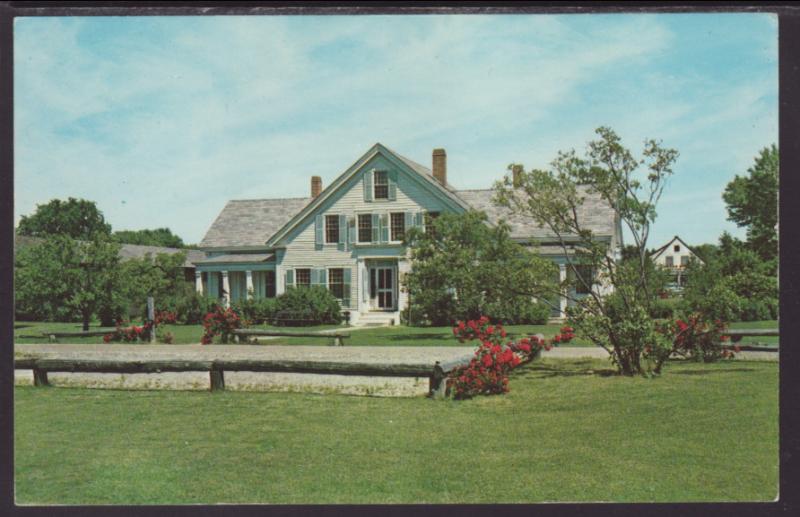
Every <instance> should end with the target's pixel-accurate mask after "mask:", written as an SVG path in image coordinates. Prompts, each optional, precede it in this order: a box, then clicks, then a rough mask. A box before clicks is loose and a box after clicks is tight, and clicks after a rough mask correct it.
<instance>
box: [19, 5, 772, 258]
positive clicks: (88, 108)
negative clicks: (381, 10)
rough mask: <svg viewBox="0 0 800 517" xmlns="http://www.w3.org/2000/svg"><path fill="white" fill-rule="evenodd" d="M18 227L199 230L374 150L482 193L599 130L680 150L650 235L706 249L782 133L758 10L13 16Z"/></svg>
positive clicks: (763, 17)
mask: <svg viewBox="0 0 800 517" xmlns="http://www.w3.org/2000/svg"><path fill="white" fill-rule="evenodd" d="M14 125H15V129H14V138H15V141H14V153H15V164H14V175H15V187H14V193H15V224H16V223H17V222H18V221H19V218H20V216H21V215H30V214H32V213H33V212H34V211H35V210H36V205H37V204H44V203H46V202H48V201H49V200H50V199H53V198H61V199H66V198H67V197H70V196H72V197H79V198H84V199H90V200H93V201H96V202H97V205H98V207H99V208H100V210H101V211H102V212H103V214H104V215H105V218H106V221H107V222H109V223H110V224H111V225H112V227H113V229H114V230H136V229H143V228H158V227H169V228H170V229H171V230H172V231H173V232H175V233H176V234H177V235H179V236H181V237H182V238H183V239H184V241H185V242H187V243H197V242H199V241H200V240H201V239H202V237H203V235H204V234H205V232H206V230H207V229H208V228H209V226H210V225H211V223H212V222H213V221H214V219H215V218H216V216H217V214H218V213H219V212H220V210H221V209H222V207H223V206H224V205H225V203H226V202H227V201H228V200H230V199H254V198H273V197H306V196H308V195H309V182H310V176H312V175H319V176H321V177H322V179H323V185H328V184H330V183H331V182H332V181H333V180H334V179H335V178H336V177H337V176H338V175H340V174H341V173H342V172H344V171H345V170H346V169H347V168H348V167H349V166H350V165H351V164H352V163H353V162H355V161H356V160H357V159H358V158H359V157H360V156H361V155H362V154H363V153H364V152H366V151H367V150H368V149H369V148H370V147H371V146H372V145H373V144H374V143H375V142H380V143H382V144H384V145H386V146H387V147H389V148H391V149H393V150H395V151H397V152H399V153H400V154H402V155H404V156H407V157H408V158H411V159H412V160H415V161H417V162H420V163H422V164H425V165H427V166H428V167H430V162H431V151H432V149H433V148H437V147H443V148H445V149H446V150H447V160H448V171H447V174H448V181H449V182H450V183H452V184H453V185H455V186H456V187H457V188H460V189H476V188H489V187H491V185H492V184H493V182H494V181H495V180H498V179H500V178H501V177H502V176H503V175H504V174H505V173H506V172H507V170H506V169H507V166H508V164H510V163H512V162H514V163H522V164H524V165H525V166H526V168H532V167H535V168H546V167H547V166H548V164H549V163H550V162H551V161H552V160H553V159H554V158H555V156H556V154H557V152H558V151H559V150H567V149H573V148H574V149H576V150H577V151H578V152H583V151H584V150H585V148H586V143H587V142H588V141H590V140H592V139H593V138H594V136H595V135H594V129H595V128H597V127H598V126H609V127H611V128H613V129H614V130H615V131H616V132H617V133H618V134H619V135H620V137H621V138H622V140H623V144H625V145H626V146H627V147H628V148H630V149H631V150H632V151H634V152H635V153H637V154H638V153H639V152H640V151H641V149H642V143H643V141H644V140H645V139H646V138H655V139H660V140H662V141H663V144H664V145H665V146H667V147H671V148H675V149H677V150H678V151H679V152H680V157H679V158H678V161H677V162H676V164H675V166H674V174H673V176H672V177H671V178H670V180H669V183H668V185H667V187H666V189H665V191H664V196H663V198H662V200H661V202H660V204H659V208H658V219H657V220H656V222H655V224H654V225H653V228H652V232H651V238H650V241H649V246H650V247H657V246H660V245H662V244H666V242H667V241H668V240H669V239H670V238H671V237H672V236H673V235H676V234H678V235H680V236H681V237H682V238H683V239H684V240H685V241H686V242H687V243H689V244H701V243H714V242H716V241H717V239H718V238H719V236H720V234H721V233H722V232H723V231H729V232H731V233H733V234H734V235H736V236H740V237H743V236H744V230H743V229H741V228H737V227H736V225H735V224H734V223H731V222H729V221H727V220H726V215H727V214H726V210H725V204H724V202H723V201H722V197H721V195H722V191H723V190H724V188H725V185H726V184H727V183H728V182H729V181H730V180H731V179H733V177H734V176H735V175H736V174H739V175H744V174H746V171H747V169H748V167H750V166H751V165H752V163H753V160H754V157H755V156H756V155H757V154H758V151H759V150H760V149H761V148H763V147H765V146H768V145H770V144H772V143H776V144H777V141H778V21H777V17H776V16H775V15H772V14H763V13H762V14H757V13H756V14H752V13H736V14H716V13H715V14H698V13H691V14H608V15H598V14H574V15H419V16H399V15H387V16H285V17H282V16H230V17H227V16H225V17H223V16H203V17H199V16H198V17H70V18H57V17H40V18H17V19H16V20H15V26H14Z"/></svg>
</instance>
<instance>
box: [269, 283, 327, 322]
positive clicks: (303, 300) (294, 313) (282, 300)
mask: <svg viewBox="0 0 800 517" xmlns="http://www.w3.org/2000/svg"><path fill="white" fill-rule="evenodd" d="M341 321H342V310H341V307H340V306H339V301H338V300H337V299H336V298H334V296H333V295H332V294H331V292H330V291H328V290H327V289H326V288H324V287H320V286H311V287H294V288H290V289H288V290H287V291H286V292H285V293H283V294H282V295H280V296H278V297H277V298H276V299H275V323H276V324H277V325H284V326H303V325H314V324H338V323H341Z"/></svg>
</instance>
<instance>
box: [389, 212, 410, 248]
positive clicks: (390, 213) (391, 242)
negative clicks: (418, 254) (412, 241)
mask: <svg viewBox="0 0 800 517" xmlns="http://www.w3.org/2000/svg"><path fill="white" fill-rule="evenodd" d="M393 214H400V216H401V219H402V221H403V235H404V236H405V234H406V232H407V231H408V228H406V213H405V212H397V211H395V212H389V243H390V244H401V243H402V242H403V241H402V239H401V240H399V241H396V240H394V239H393V237H394V235H393V234H392V215H393Z"/></svg>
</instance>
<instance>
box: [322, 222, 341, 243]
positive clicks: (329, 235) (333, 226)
mask: <svg viewBox="0 0 800 517" xmlns="http://www.w3.org/2000/svg"><path fill="white" fill-rule="evenodd" d="M340 234H341V231H340V229H339V216H338V215H326V216H325V242H326V243H328V244H338V243H339V238H340Z"/></svg>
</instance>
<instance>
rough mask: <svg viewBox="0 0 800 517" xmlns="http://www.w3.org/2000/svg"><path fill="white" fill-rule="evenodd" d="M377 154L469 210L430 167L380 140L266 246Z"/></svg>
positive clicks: (301, 218) (280, 230)
mask: <svg viewBox="0 0 800 517" xmlns="http://www.w3.org/2000/svg"><path fill="white" fill-rule="evenodd" d="M377 154H381V155H382V156H383V157H385V158H386V159H388V160H389V161H391V162H394V163H395V164H396V165H398V166H399V167H400V168H403V169H405V170H406V171H407V172H408V173H410V174H411V175H413V176H416V177H417V178H418V179H421V180H422V181H423V182H424V183H427V184H428V186H429V187H430V188H432V189H433V190H434V191H438V192H439V193H440V194H441V198H442V199H443V200H445V201H446V202H449V203H450V204H451V205H452V206H454V207H458V208H461V209H462V210H469V209H470V206H469V205H468V204H467V203H465V202H464V200H462V199H461V198H459V197H458V196H456V195H455V193H454V192H453V191H451V190H449V189H448V188H445V187H444V186H442V184H441V183H439V181H438V180H436V179H435V178H434V177H433V175H432V174H431V171H430V169H428V168H427V167H424V166H422V165H420V164H418V163H416V162H414V161H413V160H410V159H408V158H405V157H403V156H401V155H399V154H397V153H396V152H394V151H392V150H391V149H389V148H388V147H386V146H384V145H382V144H381V143H380V142H379V143H376V144H375V145H373V146H372V147H371V148H370V149H369V150H368V151H367V152H366V153H364V154H363V155H362V156H361V158H359V159H358V160H356V162H355V163H354V164H353V165H351V166H350V167H349V168H348V169H347V170H346V171H345V172H344V173H342V174H340V175H339V177H338V178H336V179H335V180H334V181H333V183H331V184H330V185H329V186H328V187H327V188H326V189H324V190H323V191H322V192H320V194H319V195H318V196H317V197H316V198H314V199H312V200H311V202H310V203H308V204H307V205H306V206H305V207H303V209H302V210H300V212H299V213H297V214H296V215H295V216H294V217H292V218H291V219H289V221H288V222H287V223H286V224H285V225H283V227H281V228H280V229H279V230H278V231H277V232H275V234H274V235H272V236H271V237H270V238H269V239H268V240H267V241H266V244H267V245H268V246H274V245H275V244H276V243H277V242H279V241H280V240H281V239H282V238H283V237H285V236H286V235H287V234H288V233H289V232H290V231H291V230H292V229H293V228H295V227H296V226H297V225H298V224H300V222H302V221H303V220H304V219H305V218H306V217H307V216H308V215H309V214H310V213H311V212H313V211H314V210H315V209H316V208H317V207H318V206H319V205H321V204H322V203H324V202H325V200H326V199H328V198H329V197H330V196H331V195H332V194H333V193H334V192H336V191H337V190H338V189H339V187H341V186H342V185H344V184H345V183H346V182H347V181H349V180H350V178H352V177H353V176H354V175H355V174H356V173H357V172H359V171H360V170H361V168H362V167H363V166H364V165H365V164H366V163H367V162H369V160H371V159H372V158H373V157H374V156H376V155H377Z"/></svg>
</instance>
